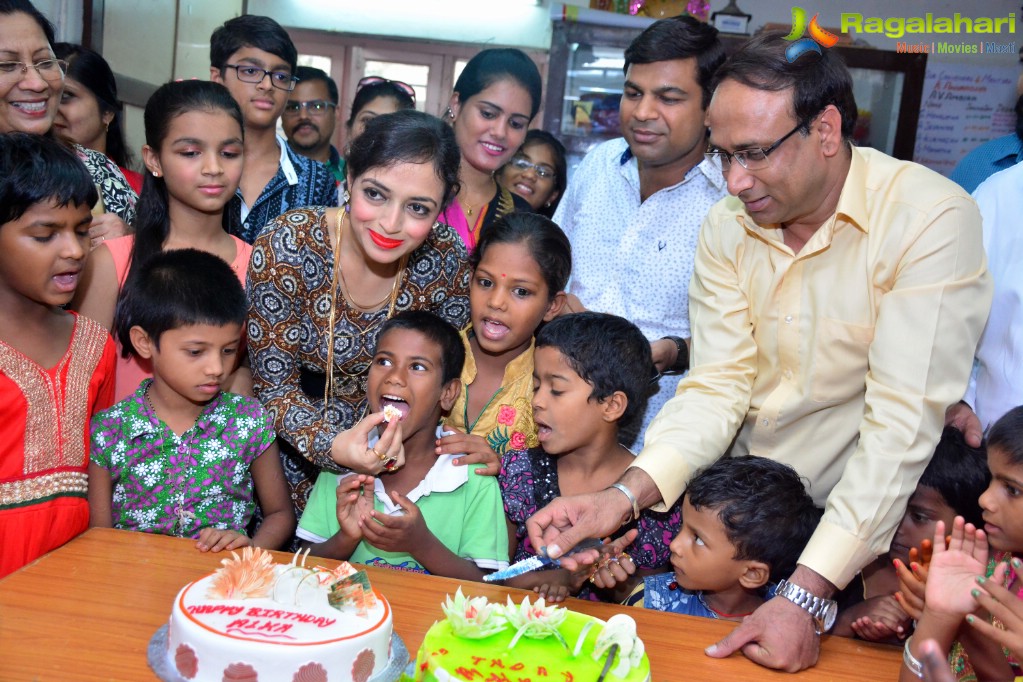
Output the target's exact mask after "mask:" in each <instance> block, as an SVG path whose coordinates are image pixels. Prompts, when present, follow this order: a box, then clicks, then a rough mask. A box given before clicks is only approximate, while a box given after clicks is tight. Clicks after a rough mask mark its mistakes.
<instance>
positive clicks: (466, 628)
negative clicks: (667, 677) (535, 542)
mask: <svg viewBox="0 0 1023 682" xmlns="http://www.w3.org/2000/svg"><path fill="white" fill-rule="evenodd" d="M441 608H442V609H443V611H444V615H445V616H446V617H445V618H444V620H441V621H439V622H437V623H434V624H433V626H432V627H431V628H430V630H429V631H428V632H427V633H426V637H425V638H424V639H423V645H422V647H421V648H420V649H419V653H418V656H417V658H416V663H415V678H414V679H415V680H417V682H418V681H420V680H422V681H424V682H433V681H434V680H485V679H491V677H490V676H491V675H492V674H495V673H497V674H499V675H500V674H503V675H507V676H508V677H509V678H511V679H518V678H521V679H534V680H535V679H551V680H565V679H577V680H596V679H598V678H599V677H600V675H601V673H602V672H604V670H605V668H606V669H607V676H606V677H605V678H604V679H606V680H608V681H609V682H610V681H612V680H614V681H616V682H617V681H619V680H621V681H624V682H644V681H647V680H649V679H650V660H649V659H648V658H647V656H646V654H645V653H644V648H643V642H642V640H640V639H639V637H638V636H637V635H636V623H635V621H633V620H632V618H629V617H628V616H626V615H624V614H618V615H615V616H612V618H611V619H610V620H609V621H608V622H606V623H605V622H604V621H602V620H599V619H597V618H593V617H592V616H587V615H584V614H581V613H576V612H575V611H570V610H568V609H564V608H561V607H557V606H548V605H547V604H545V603H544V600H543V598H541V599H538V600H537V601H536V602H533V603H530V600H529V597H526V598H525V599H523V600H522V603H521V604H519V605H515V604H513V603H512V601H511V599H510V598H509V599H508V603H507V604H505V605H501V604H491V603H490V602H489V601H487V598H486V597H474V598H467V597H465V596H464V595H463V594H462V590H461V589H459V590H458V592H456V593H455V596H454V598H451V597H450V596H449V597H448V599H447V600H446V601H445V603H444V604H443V605H442V607H441ZM609 657H612V658H611V660H610V661H609V660H608V659H609ZM494 679H498V678H497V677H495V678H494ZM500 679H505V678H503V677H501V678H500Z"/></svg>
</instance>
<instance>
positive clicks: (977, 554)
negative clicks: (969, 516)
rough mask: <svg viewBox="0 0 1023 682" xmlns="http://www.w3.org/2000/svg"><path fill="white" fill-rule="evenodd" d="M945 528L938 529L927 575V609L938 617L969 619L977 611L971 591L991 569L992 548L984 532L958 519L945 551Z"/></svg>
mask: <svg viewBox="0 0 1023 682" xmlns="http://www.w3.org/2000/svg"><path fill="white" fill-rule="evenodd" d="M944 538H945V524H944V522H942V521H938V523H937V524H935V527H934V555H933V557H932V558H931V565H930V569H929V570H928V575H927V589H926V592H925V597H924V598H925V608H926V609H927V610H929V611H933V612H935V613H941V614H947V615H955V616H959V617H962V616H965V615H966V614H968V613H971V612H973V611H975V610H976V609H977V603H976V602H975V601H974V599H973V596H972V595H971V591H972V590H973V589H974V588H975V587H976V586H977V582H976V577H977V576H978V575H983V574H984V572H985V570H986V568H987V556H988V545H987V537H986V536H985V534H984V531H983V530H978V529H977V528H975V527H974V526H973V524H967V523H966V522H965V521H964V520H963V517H961V516H957V517H956V519H955V521H954V522H953V523H952V536H951V539H950V540H949V543H948V547H947V548H946V547H945V542H944Z"/></svg>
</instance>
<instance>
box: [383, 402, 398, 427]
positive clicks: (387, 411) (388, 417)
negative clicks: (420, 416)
mask: <svg viewBox="0 0 1023 682" xmlns="http://www.w3.org/2000/svg"><path fill="white" fill-rule="evenodd" d="M395 419H397V420H398V421H401V410H399V409H398V408H397V407H395V406H394V405H390V404H388V405H384V421H385V422H388V423H390V422H392V421H394V420H395Z"/></svg>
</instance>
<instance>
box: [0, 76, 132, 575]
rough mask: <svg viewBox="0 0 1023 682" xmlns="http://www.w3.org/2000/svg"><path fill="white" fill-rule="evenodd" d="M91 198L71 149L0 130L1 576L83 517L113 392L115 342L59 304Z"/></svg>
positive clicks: (71, 280)
mask: <svg viewBox="0 0 1023 682" xmlns="http://www.w3.org/2000/svg"><path fill="white" fill-rule="evenodd" d="M29 71H30V72H31V71H32V69H29ZM23 78H28V76H23ZM96 199H97V196H96V185H95V184H93V181H92V178H91V177H90V176H89V172H88V171H87V170H86V168H85V166H84V165H82V162H81V161H79V160H78V158H77V157H76V156H75V154H74V152H73V151H71V150H70V149H68V148H66V147H64V146H63V145H61V144H60V143H59V142H57V141H55V140H51V139H48V138H46V137H43V136H41V135H30V134H26V133H6V134H3V135H0V548H2V549H0V578H2V577H4V576H5V575H7V574H9V573H12V572H13V571H15V570H17V569H19V568H21V567H22V566H24V565H25V564H27V563H29V562H30V561H33V560H35V559H37V558H38V557H40V556H42V555H43V554H45V553H46V552H49V551H50V550H52V549H55V548H56V547H59V546H60V545H62V544H64V543H65V542H67V541H68V540H70V539H71V538H73V537H75V536H76V535H78V534H79V533H81V532H82V531H84V530H85V529H86V527H88V525H89V505H88V502H87V500H86V491H87V487H88V486H87V477H86V471H87V467H88V464H89V462H88V447H89V432H88V424H89V418H90V417H91V416H92V415H93V414H94V413H96V412H98V411H99V410H101V409H104V408H106V407H108V406H109V405H110V403H111V401H112V399H113V389H114V381H113V379H114V369H113V368H114V345H113V342H112V341H111V339H110V335H109V334H108V333H107V332H106V330H104V329H103V328H102V327H101V326H100V325H99V324H97V323H96V322H93V321H92V320H90V319H88V318H85V317H80V316H78V315H77V314H75V313H71V312H66V311H65V310H63V309H62V306H65V305H67V303H68V302H69V301H70V300H71V296H72V295H73V294H74V292H75V287H76V286H77V285H78V277H79V273H80V272H81V270H82V266H83V264H84V263H85V259H86V256H87V255H88V253H89V224H90V222H91V220H92V215H91V212H90V211H91V207H92V206H93V204H95V203H96Z"/></svg>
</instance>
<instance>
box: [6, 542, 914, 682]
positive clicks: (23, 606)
mask: <svg viewBox="0 0 1023 682" xmlns="http://www.w3.org/2000/svg"><path fill="white" fill-rule="evenodd" d="M0 551H2V548H0ZM277 554H278V557H277V558H278V560H281V561H284V562H287V561H290V559H291V557H290V555H285V554H281V553H277ZM223 557H224V554H219V555H217V554H202V553H200V552H199V551H197V550H196V549H195V548H194V542H192V541H191V540H183V539H180V538H170V537H165V536H162V535H148V534H146V533H132V532H128V531H119V530H111V529H100V528H94V529H92V530H90V531H88V532H87V533H85V534H84V535H82V536H80V537H78V538H76V539H75V540H73V541H71V542H70V543H68V544H67V545H65V546H64V547H61V548H60V549H58V550H56V551H54V552H52V553H50V554H48V555H47V556H45V557H43V558H42V559H39V560H38V561H36V562H35V563H33V564H31V565H29V566H26V567H25V568H23V569H21V570H20V571H18V572H16V573H14V574H12V575H10V576H8V577H7V578H4V579H3V580H0V680H4V682H8V681H16V680H60V681H65V680H131V681H133V682H134V681H135V680H153V679H156V678H155V676H154V675H153V673H152V672H151V671H150V669H149V667H148V665H147V664H146V646H147V645H148V643H149V640H150V638H151V637H152V636H153V634H154V633H155V632H156V630H157V629H158V628H159V627H160V626H162V625H164V624H165V623H166V622H167V618H168V615H169V614H170V607H171V602H172V601H173V599H174V595H175V594H177V592H178V590H179V589H181V587H182V586H183V585H184V584H185V583H187V582H189V581H192V580H195V579H197V578H200V577H202V576H203V575H205V574H207V573H210V572H211V571H213V570H214V569H216V568H218V567H219V565H220V560H221V559H222V558H223ZM309 563H310V564H316V563H318V564H322V565H325V566H333V565H336V562H333V561H329V560H326V559H315V558H314V557H310V561H309ZM368 571H369V574H370V579H371V580H372V582H373V585H374V587H376V588H378V589H379V590H380V591H381V592H382V593H383V594H384V595H385V596H386V597H387V599H388V600H389V601H390V602H391V606H392V607H393V609H394V629H395V631H396V632H397V633H398V635H399V636H400V637H401V639H402V641H403V642H404V643H405V645H406V646H407V647H408V649H409V651H410V652H411V653H412V655H415V651H416V650H417V649H418V648H419V644H420V643H421V642H422V639H423V635H424V634H425V633H426V631H427V629H429V627H430V626H431V625H432V624H433V623H434V621H436V620H438V619H440V618H442V617H443V616H442V613H441V609H440V604H441V602H442V601H443V600H444V596H445V595H447V594H450V593H453V592H454V591H455V589H456V588H457V587H458V586H459V584H460V583H459V582H458V581H455V580H450V579H447V578H438V577H433V576H421V575H413V574H409V573H403V572H400V571H389V570H386V569H377V568H370V569H368ZM462 590H463V592H465V593H466V594H468V595H471V596H475V595H486V596H487V597H488V598H490V599H491V600H492V601H493V600H497V601H500V602H504V601H505V597H506V595H511V597H512V599H513V600H514V601H516V602H518V601H520V600H521V599H522V597H524V596H527V594H529V593H527V592H523V591H521V590H514V589H510V588H505V587H501V586H497V585H486V584H478V583H468V584H462ZM570 605H571V607H572V608H573V609H575V610H578V611H583V612H585V613H589V614H591V615H594V616H597V617H599V618H604V619H607V618H609V617H610V616H611V615H612V614H614V613H615V612H618V611H627V612H628V613H629V614H630V615H632V616H633V617H634V618H635V619H636V621H637V623H638V626H639V634H640V637H642V638H643V641H644V642H645V643H646V648H647V652H648V654H649V656H650V663H651V667H652V669H653V676H654V680H655V681H657V682H662V681H667V680H679V679H683V678H688V679H694V680H767V679H778V680H780V679H785V678H789V679H791V678H790V677H789V676H788V675H785V674H783V673H776V672H773V671H770V670H766V669H764V668H761V667H759V666H756V665H754V664H753V663H751V662H749V661H747V660H746V659H745V658H743V657H742V656H741V655H738V654H736V655H734V656H732V657H731V658H728V659H724V660H716V659H712V658H709V657H707V656H706V655H704V653H703V649H704V647H706V646H708V645H709V644H712V643H713V642H715V641H717V640H718V639H719V638H721V637H722V636H724V635H725V634H726V633H727V632H728V631H729V630H731V629H732V627H734V626H733V625H732V624H730V623H722V622H718V621H713V620H710V619H706V618H691V617H688V616H679V615H675V614H667V613H660V612H657V611H647V610H645V609H636V608H627V607H619V606H613V605H610V604H596V603H591V602H582V601H576V600H572V601H571V602H570ZM900 653H901V652H900V651H899V650H897V649H894V648H891V647H882V646H876V645H870V644H864V643H861V642H856V641H853V640H849V639H843V638H840V637H825V640H824V645H823V651H822V653H821V659H820V662H819V663H818V664H817V666H816V667H815V668H812V669H810V670H808V671H804V672H803V673H800V674H799V675H798V677H797V679H799V680H801V681H802V680H836V681H838V680H895V679H896V678H897V677H898V674H899V664H900V661H901V656H900Z"/></svg>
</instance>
